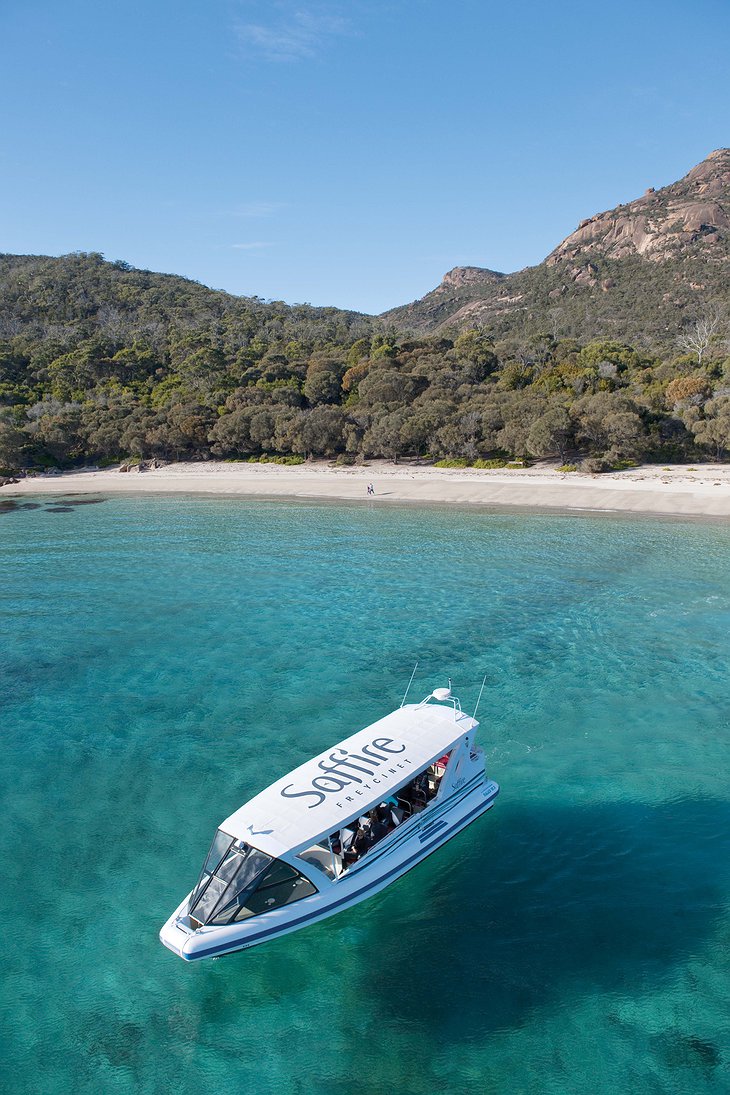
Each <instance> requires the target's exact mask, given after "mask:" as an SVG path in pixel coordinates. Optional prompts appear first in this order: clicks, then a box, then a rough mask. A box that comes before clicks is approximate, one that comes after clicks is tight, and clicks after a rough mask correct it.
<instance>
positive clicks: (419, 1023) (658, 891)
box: [359, 799, 730, 1041]
mask: <svg viewBox="0 0 730 1095" xmlns="http://www.w3.org/2000/svg"><path fill="white" fill-rule="evenodd" d="M728 834H730V804H728V803H724V802H719V801H714V800H698V799H684V800H681V801H676V802H673V803H669V804H665V805H659V806H653V807H652V806H646V805H642V804H636V803H625V802H624V803H615V804H613V803H610V804H609V803H607V804H605V805H591V806H554V805H550V804H544V803H535V804H531V805H529V806H520V805H516V804H509V803H507V802H501V803H499V804H498V806H497V808H496V809H495V810H494V811H493V812H490V814H489V815H488V816H487V818H486V819H485V820H483V821H482V822H480V823H478V824H477V825H476V826H474V827H473V828H472V829H471V830H470V831H468V832H467V833H466V834H462V835H461V836H460V837H458V838H456V839H455V840H454V841H453V843H452V844H451V845H449V846H447V847H446V848H444V849H442V850H441V851H440V852H439V853H438V854H437V855H434V856H433V857H431V859H429V860H428V861H427V864H425V865H423V866H422V867H421V868H420V869H418V870H417V871H414V872H413V873H412V874H411V875H410V876H409V878H408V880H407V881H405V882H401V883H400V885H399V886H397V887H393V888H392V889H391V890H390V892H389V893H387V894H384V895H380V897H379V898H376V899H375V900H376V901H377V907H376V909H375V910H374V912H375V915H374V916H373V915H372V913H371V916H370V917H369V924H368V934H370V933H372V935H373V936H377V944H376V943H375V941H374V939H373V938H371V939H370V940H369V943H370V945H369V946H368V949H367V962H366V963H363V967H362V969H363V972H362V977H361V983H360V985H359V993H361V994H363V995H365V996H366V997H368V998H369V999H370V1000H371V1001H372V1002H373V1006H374V1009H375V1010H376V1011H377V1010H378V1008H379V1005H380V1003H381V1001H382V1006H383V1007H387V1009H388V1011H389V1013H390V1014H391V1015H392V1016H393V1019H394V1020H396V1021H397V1022H399V1023H400V1024H403V1025H404V1026H407V1027H408V1028H410V1029H413V1028H419V1027H420V1028H423V1030H424V1033H425V1032H426V1030H430V1031H431V1032H432V1033H435V1032H439V1033H440V1035H441V1036H443V1037H446V1038H447V1039H448V1040H449V1041H451V1040H455V1041H459V1040H468V1039H471V1038H473V1037H476V1036H479V1035H484V1034H485V1033H489V1032H490V1031H497V1030H505V1029H509V1028H516V1027H519V1026H521V1025H523V1024H524V1023H525V1022H526V1021H528V1019H529V1018H530V1016H531V1015H532V1013H533V1012H534V1011H535V1009H539V1008H551V1007H557V1006H564V1004H565V1000H566V998H567V999H571V1000H575V999H576V998H577V997H580V996H583V995H587V994H595V993H605V994H611V993H618V994H621V993H625V994H632V995H633V994H637V993H642V992H644V991H648V990H652V989H655V988H657V987H659V986H660V985H661V984H662V983H663V982H664V981H665V980H666V979H667V978H670V977H671V976H672V975H673V974H676V972H677V969H678V967H680V966H681V965H682V963H683V962H685V961H686V960H687V959H688V958H690V956H692V955H696V954H697V953H698V951H699V950H700V949H701V948H702V946H703V943H704V942H705V941H706V940H707V938H708V936H709V935H710V934H711V933H712V931H713V929H714V927H715V926H716V923H717V921H718V919H719V917H720V916H721V915H722V914H723V912H724V911H725V910H726V908H727V903H728V887H729V883H730V869H729V868H728V864H729V863H730V854H728V853H729V850H730V849H729V847H728V845H729V843H730V838H729V837H728ZM371 908H372V906H371ZM366 909H367V906H365V907H364V908H363V909H361V910H360V914H361V915H362V914H363V913H364V912H365V910H366ZM396 986H398V987H399V988H400V991H394V989H395V987H396Z"/></svg>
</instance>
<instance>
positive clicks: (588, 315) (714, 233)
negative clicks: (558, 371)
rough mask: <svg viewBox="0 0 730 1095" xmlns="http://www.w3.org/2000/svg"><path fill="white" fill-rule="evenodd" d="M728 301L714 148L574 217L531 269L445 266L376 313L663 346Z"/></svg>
mask: <svg viewBox="0 0 730 1095" xmlns="http://www.w3.org/2000/svg"><path fill="white" fill-rule="evenodd" d="M728 304H730V149H728V148H719V149H715V150H714V151H713V152H711V153H710V154H709V155H708V156H707V157H705V159H704V160H702V161H701V162H700V163H699V164H697V165H696V166H695V167H693V168H692V169H691V170H690V171H689V172H688V173H687V174H686V175H685V176H684V177H683V178H681V179H679V180H677V181H676V182H673V183H670V184H668V185H667V186H665V187H662V188H660V189H654V188H650V189H649V190H647V191H646V192H645V193H644V194H643V195H642V196H641V197H640V198H636V199H634V200H632V201H630V202H626V203H622V204H620V205H618V206H616V207H614V208H613V209H610V210H607V211H605V212H602V213H597V214H595V215H594V216H592V217H588V218H586V219H584V220H582V221H581V222H580V223H579V224H578V226H577V228H576V229H575V230H574V231H573V232H572V233H570V234H569V235H568V236H566V237H565V239H564V240H562V241H561V242H560V243H559V244H558V245H557V246H556V247H555V248H554V249H553V250H552V251H551V252H550V253H549V254H548V255H547V256H546V258H545V259H544V260H543V262H541V263H538V264H537V265H536V266H531V267H525V268H524V269H522V270H518V271H515V272H513V273H500V272H498V271H494V270H490V269H488V268H482V267H475V266H468V267H458V266H457V267H454V268H453V269H451V270H450V271H449V272H448V273H447V274H446V275H445V276H444V278H443V279H442V281H441V283H440V284H439V285H438V286H436V288H435V289H433V290H432V291H431V292H430V293H427V294H426V295H425V296H424V297H422V298H421V299H420V300H416V301H413V302H412V303H410V304H406V305H403V306H401V307H399V308H392V309H389V310H388V311H387V312H384V313H382V316H381V318H382V319H384V320H385V321H386V322H389V323H392V324H393V325H394V326H396V327H403V328H406V329H409V330H413V331H417V332H420V333H427V332H440V331H443V330H446V329H454V330H460V329H461V330H463V329H464V328H467V327H470V326H485V327H487V328H492V329H493V332H494V334H495V335H497V336H499V337H505V336H508V335H510V334H518V333H519V334H530V333H533V334H534V333H537V331H538V330H540V329H544V330H551V329H552V331H553V333H554V334H558V333H560V334H562V335H566V336H574V337H588V336H590V337H594V336H596V335H603V336H606V337H619V336H621V337H625V338H627V339H628V340H630V341H639V342H647V341H649V342H654V343H660V344H661V343H664V344H667V343H668V342H669V341H671V339H672V337H673V334H674V332H675V331H676V328H677V327H678V326H681V323H682V321H685V320H686V319H688V318H691V317H692V316H693V315H694V314H696V313H697V311H698V310H700V309H702V308H704V307H708V306H710V305H715V306H717V305H722V306H726V305H728ZM581 313H583V314H581ZM678 321H679V322H678Z"/></svg>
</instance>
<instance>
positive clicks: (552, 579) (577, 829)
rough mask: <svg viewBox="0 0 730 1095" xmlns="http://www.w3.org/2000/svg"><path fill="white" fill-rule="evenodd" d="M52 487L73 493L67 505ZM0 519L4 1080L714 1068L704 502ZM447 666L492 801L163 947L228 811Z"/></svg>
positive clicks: (721, 788) (721, 710) (712, 532)
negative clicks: (356, 876) (495, 788)
mask: <svg viewBox="0 0 730 1095" xmlns="http://www.w3.org/2000/svg"><path fill="white" fill-rule="evenodd" d="M70 501H71V502H74V501H78V499H71V500H70ZM63 508H65V509H66V510H67V511H66V512H55V511H56V510H57V509H58V507H57V506H55V505H49V504H48V503H47V502H43V501H42V500H39V505H38V508H23V507H21V508H18V509H16V510H9V511H8V512H5V513H1V514H0V614H1V620H2V631H1V632H0V634H1V636H2V656H1V658H0V679H1V687H0V708H1V710H2V723H1V725H2V739H3V764H2V766H1V767H0V781H1V783H2V802H3V815H4V816H3V825H2V827H1V828H0V832H1V834H2V835H1V839H2V863H3V866H4V872H3V873H4V875H5V878H4V881H3V885H2V887H0V894H1V900H2V910H3V914H2V924H3V926H4V929H5V933H6V943H5V947H4V952H5V953H4V961H3V971H2V974H3V976H2V1020H3V1029H4V1034H3V1053H2V1054H1V1055H0V1069H1V1070H2V1074H1V1075H0V1082H1V1083H2V1088H3V1091H4V1092H7V1093H15V1092H42V1093H43V1095H55V1093H64V1095H66V1093H68V1092H75V1093H77V1092H84V1093H85V1092H105V1093H106V1092H110V1093H117V1092H119V1093H123V1092H124V1093H126V1092H135V1093H138V1092H144V1093H147V1092H150V1093H153V1092H154V1093H156V1092H176V1093H182V1095H187V1093H188V1092H189V1093H191V1095H192V1093H195V1095H199V1093H200V1092H207V1091H216V1092H224V1093H235V1095H248V1093H256V1095H269V1093H271V1095H273V1093H277V1095H288V1093H289V1092H292V1093H297V1095H310V1093H312V1095H349V1093H354V1092H357V1093H358V1095H360V1093H362V1095H384V1093H388V1095H390V1093H392V1095H423V1093H427V1092H434V1091H438V1092H443V1093H446V1095H451V1093H462V1092H464V1093H466V1092H480V1093H492V1092H494V1093H500V1095H503V1093H509V1095H514V1093H523V1092H524V1093H534V1092H540V1093H543V1092H544V1093H550V1095H553V1093H554V1095H571V1093H590V1095H604V1093H611V1095H615V1093H616V1092H632V1093H644V1092H649V1093H655V1092H656V1093H664V1092H677V1093H682V1095H694V1093H703V1092H728V1090H730V1014H729V1005H728V997H729V995H730V994H729V992H728V989H729V988H730V970H729V969H728V966H729V965H730V961H729V959H728V947H727V944H728V939H729V936H730V790H729V786H728V773H729V772H730V743H729V735H728V729H729V723H730V714H729V712H730V702H729V700H728V676H729V675H728V669H729V668H730V666H729V662H730V646H729V644H728V633H729V632H730V527H728V526H723V525H713V524H689V523H685V522H669V521H660V520H651V521H649V520H638V519H613V518H605V517H604V518H588V517H561V516H545V515H539V516H532V515H524V514H516V515H513V514H504V513H502V514H494V513H488V512H476V511H472V512H467V511H459V510H452V509H437V508H433V509H426V508H424V509H417V508H413V509H409V508H400V509H381V508H378V507H377V506H372V507H368V505H367V504H366V503H364V504H362V505H351V506H350V505H338V506H334V505H325V504H314V503H312V504H304V503H302V504H295V503H280V502H271V503H267V502H249V501H244V500H231V499H200V498H164V499H158V500H153V499H150V498H143V499H135V498H132V497H127V498H118V499H116V498H115V499H107V500H104V501H102V502H101V503H100V504H98V505H77V506H74V505H71V506H68V507H63ZM416 656H418V657H420V659H421V669H420V670H419V676H418V678H417V682H416V684H415V685H414V693H415V694H416V695H417V696H418V698H420V697H421V696H422V695H423V694H425V693H426V692H427V691H429V690H430V689H431V688H432V687H434V686H436V685H441V684H443V683H445V677H446V675H447V674H450V675H451V676H452V677H453V678H454V685H455V688H456V690H457V691H458V693H459V694H460V695H461V698H462V700H463V701H464V704H465V706H468V707H471V705H473V703H474V701H475V699H476V695H477V692H478V687H479V683H480V681H481V677H482V675H483V673H484V672H487V673H488V674H489V686H488V690H487V691H486V692H485V695H484V698H483V700H482V706H481V709H480V718H481V720H482V731H481V735H482V741H483V742H484V744H485V748H486V752H487V756H488V760H489V770H490V773H491V774H492V775H493V776H494V778H496V779H497V780H498V781H499V782H500V783H501V785H502V794H501V796H500V798H499V800H498V802H497V805H496V807H495V809H494V810H492V811H491V812H490V813H489V814H487V815H486V816H485V817H484V818H482V819H480V820H479V821H478V822H477V823H476V824H474V825H473V826H472V827H471V828H470V829H468V830H467V831H466V832H465V833H464V834H462V835H461V836H459V837H458V838H456V839H455V840H453V841H452V842H451V843H450V844H449V845H447V847H446V848H444V849H442V850H441V851H440V852H438V853H437V854H435V855H433V856H432V857H431V858H430V859H429V860H427V861H426V862H425V863H424V864H423V865H421V866H420V867H419V868H418V869H417V870H415V871H413V872H411V873H410V874H409V875H408V876H407V877H406V878H404V879H403V880H401V881H400V882H398V883H396V884H395V885H394V886H392V887H391V888H389V889H388V890H386V891H385V892H384V893H382V894H380V895H378V896H377V897H375V898H373V899H371V900H370V901H368V902H366V903H364V904H362V905H360V906H359V907H357V908H355V909H353V910H350V911H347V912H345V913H342V914H340V915H339V916H337V917H334V918H333V919H330V920H328V921H325V922H324V923H322V924H319V925H316V926H315V927H313V928H310V929H308V930H305V931H302V932H299V933H296V934H294V935H292V936H289V937H287V938H285V939H282V940H279V941H277V942H274V943H270V944H268V945H266V946H263V947H261V948H259V949H255V950H252V951H248V952H246V953H244V954H241V955H235V956H233V957H229V958H225V959H222V960H219V961H214V962H207V963H205V962H204V963H200V964H196V965H186V964H184V963H182V962H181V961H180V960H179V959H177V958H175V956H173V955H172V954H170V953H169V952H168V951H166V950H164V948H163V947H162V946H161V945H160V943H159V942H158V939H157V933H158V930H159V928H160V926H161V924H162V922H163V921H164V920H165V919H166V918H167V916H168V915H169V913H170V912H171V911H172V910H173V908H174V907H175V906H176V904H177V903H178V901H179V900H180V899H181V897H182V896H183V895H184V894H185V893H186V892H187V891H188V889H189V888H190V886H191V884H192V882H193V881H194V879H195V878H196V876H197V872H198V868H199V866H200V863H201V861H202V859H203V856H204V854H205V852H206V850H207V846H208V843H209V840H210V838H211V836H212V833H213V831H214V829H215V827H216V825H217V823H218V822H219V821H221V820H222V819H223V818H224V817H226V816H227V815H228V814H229V813H230V812H231V811H232V810H233V809H235V808H236V807H237V806H239V805H240V804H241V803H242V802H243V801H244V800H245V799H247V798H248V797H250V795H251V794H253V793H254V792H256V791H257V790H259V789H260V788H262V787H263V786H265V785H266V784H267V783H269V782H270V781H271V780H273V779H274V778H276V777H277V776H279V775H281V774H283V773H284V772H285V771H287V770H288V769H290V768H292V767H293V766H294V765H296V764H298V763H300V762H301V761H303V760H304V759H306V758H307V757H308V756H310V755H311V754H312V753H314V752H316V751H319V750H321V749H323V748H325V747H326V746H328V745H331V744H333V743H334V742H336V741H337V740H339V739H340V738H342V737H344V736H345V735H347V734H349V733H350V732H352V731H353V730H355V729H357V728H359V727H361V726H363V725H365V724H366V723H368V722H370V721H372V720H374V719H376V718H377V717H379V716H380V715H382V714H384V713H386V712H387V711H388V710H390V709H391V708H392V707H394V706H396V705H397V703H398V702H400V698H401V695H402V692H403V689H404V686H405V683H406V682H407V680H408V676H409V674H410V671H411V668H412V663H413V661H414V660H415V657H416Z"/></svg>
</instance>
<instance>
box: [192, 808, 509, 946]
mask: <svg viewBox="0 0 730 1095" xmlns="http://www.w3.org/2000/svg"><path fill="white" fill-rule="evenodd" d="M496 797H497V795H496V793H495V794H493V795H491V796H490V797H489V798H488V799H485V801H484V802H483V803H480V805H479V806H477V807H476V809H474V810H472V811H471V812H470V813H468V814H467V815H466V816H465V817H464V818H462V819H461V821H460V822H459V823H458V825H457V826H456V827H455V828H454V829H453V831H452V832H451V834H450V835H451V836H456V834H457V833H458V832H460V831H461V830H462V829H464V828H466V826H467V825H469V824H471V822H472V821H475V820H476V818H477V816H478V815H479V814H483V813H484V812H485V811H486V810H488V809H489V807H490V806H491V805H492V804H493V803H494V800H495V798H496ZM439 828H440V826H439ZM428 835H429V836H430V835H431V834H428ZM445 835H446V834H445V833H441V834H440V835H439V836H437V837H435V839H434V840H432V841H431V842H430V843H429V844H425V845H424V846H423V847H422V848H421V849H420V850H419V856H418V858H417V859H416V860H415V861H414V862H411V863H409V864H405V863H402V864H401V865H400V866H399V867H395V868H394V869H393V870H392V871H389V872H388V873H387V874H384V875H381V876H380V878H378V879H376V880H375V881H373V882H371V883H370V884H369V885H367V886H363V887H362V888H361V889H359V890H356V891H355V893H351V894H348V895H347V896H346V897H343V898H341V899H340V900H339V901H334V902H333V903H332V904H331V905H328V906H327V908H326V909H323V910H321V911H320V912H319V913H310V914H309V915H308V916H300V917H299V919H298V920H291V921H289V923H288V924H282V925H279V926H277V927H275V928H268V929H266V930H265V931H261V932H258V933H257V934H256V935H250V936H247V937H246V938H245V939H240V940H238V941H236V942H235V943H226V944H219V945H218V946H215V947H207V948H206V949H205V950H199V951H195V952H194V953H193V954H185V953H183V955H182V957H183V958H184V959H185V960H186V961H187V962H194V961H196V960H197V959H198V958H209V957H211V955H215V954H221V955H222V954H233V953H234V952H235V951H239V950H247V949H248V947H252V946H254V945H255V944H257V943H262V942H263V941H264V940H265V939H267V938H269V937H271V936H275V935H283V934H284V933H285V932H289V931H291V930H292V929H293V928H295V927H297V925H300V924H306V923H308V922H311V923H313V924H314V923H315V922H316V921H317V920H319V919H324V918H325V916H329V915H330V914H331V913H333V912H334V911H335V909H338V908H340V906H342V905H347V904H350V903H351V902H352V901H354V900H355V899H356V898H360V899H364V898H365V897H366V896H367V894H368V893H369V892H370V891H371V890H375V889H377V888H379V887H381V886H382V885H383V883H384V882H386V881H387V880H388V879H389V878H392V877H393V876H394V875H398V874H406V873H407V872H408V871H409V870H411V868H412V867H416V866H417V865H418V864H419V863H420V862H422V860H423V859H425V858H426V855H424V854H423V853H424V852H427V850H428V849H429V848H431V849H433V850H435V846H436V845H438V844H440V843H443V838H444V836H445Z"/></svg>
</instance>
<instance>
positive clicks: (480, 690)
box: [472, 673, 487, 719]
mask: <svg viewBox="0 0 730 1095" xmlns="http://www.w3.org/2000/svg"><path fill="white" fill-rule="evenodd" d="M486 683H487V674H486V673H485V674H484V680H483V681H482V687H481V688H480V689H479V695H478V697H477V703H476V707H475V708H474V714H473V715H472V718H473V719H476V717H477V711H478V710H479V703H480V701H481V698H482V692H483V691H484V685H485V684H486Z"/></svg>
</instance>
